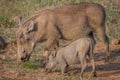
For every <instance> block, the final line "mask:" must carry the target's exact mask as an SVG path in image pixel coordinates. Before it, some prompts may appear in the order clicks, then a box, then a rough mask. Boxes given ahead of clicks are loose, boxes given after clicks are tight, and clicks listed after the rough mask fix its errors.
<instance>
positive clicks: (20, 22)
mask: <svg viewBox="0 0 120 80" xmlns="http://www.w3.org/2000/svg"><path fill="white" fill-rule="evenodd" d="M22 22H23V18H22V17H20V18H19V26H20V27H21V25H22Z"/></svg>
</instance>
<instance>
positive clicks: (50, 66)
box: [45, 51, 57, 72]
mask: <svg viewBox="0 0 120 80" xmlns="http://www.w3.org/2000/svg"><path fill="white" fill-rule="evenodd" d="M56 53H57V52H56V51H51V53H50V55H49V57H48V60H47V62H46V67H45V71H46V72H51V70H52V69H53V68H55V67H56V65H57V60H56Z"/></svg>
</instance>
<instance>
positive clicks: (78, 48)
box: [45, 37, 96, 77]
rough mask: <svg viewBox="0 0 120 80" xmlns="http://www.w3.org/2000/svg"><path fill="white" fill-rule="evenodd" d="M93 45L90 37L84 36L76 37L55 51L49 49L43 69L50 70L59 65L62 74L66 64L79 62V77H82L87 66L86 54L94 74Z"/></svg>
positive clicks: (94, 74)
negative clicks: (80, 66)
mask: <svg viewBox="0 0 120 80" xmlns="http://www.w3.org/2000/svg"><path fill="white" fill-rule="evenodd" d="M94 45H95V43H94V41H93V40H92V39H91V38H88V37H85V38H80V39H77V40H76V41H74V42H72V43H71V44H69V45H68V46H65V47H62V48H60V49H58V50H57V51H51V53H50V55H49V57H48V61H47V63H46V67H45V70H46V71H47V72H51V70H52V69H53V68H55V67H56V66H59V67H60V69H61V73H62V74H64V73H65V70H66V68H67V67H68V66H70V65H72V64H77V63H80V62H81V65H82V68H81V77H83V72H84V71H85V69H86V67H87V64H86V57H87V56H88V57H89V59H90V62H91V64H92V69H93V71H92V74H93V76H96V70H95V64H94V54H93V49H94Z"/></svg>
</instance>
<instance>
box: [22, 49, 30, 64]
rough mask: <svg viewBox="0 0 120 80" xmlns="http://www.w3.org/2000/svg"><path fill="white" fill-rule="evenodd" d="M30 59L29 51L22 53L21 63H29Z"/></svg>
mask: <svg viewBox="0 0 120 80" xmlns="http://www.w3.org/2000/svg"><path fill="white" fill-rule="evenodd" d="M29 58H30V53H29V52H28V51H27V50H23V51H22V56H21V61H23V62H25V61H28V60H29Z"/></svg>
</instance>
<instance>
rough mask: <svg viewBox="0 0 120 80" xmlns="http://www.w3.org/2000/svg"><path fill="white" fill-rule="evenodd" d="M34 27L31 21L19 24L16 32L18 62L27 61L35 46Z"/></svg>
mask: <svg viewBox="0 0 120 80" xmlns="http://www.w3.org/2000/svg"><path fill="white" fill-rule="evenodd" d="M35 30H36V26H35V24H34V23H33V21H29V22H27V23H23V24H20V27H19V28H18V30H17V32H16V40H17V49H18V52H17V53H18V61H28V60H29V58H30V55H31V53H32V51H33V48H34V46H35V37H34V35H35Z"/></svg>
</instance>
